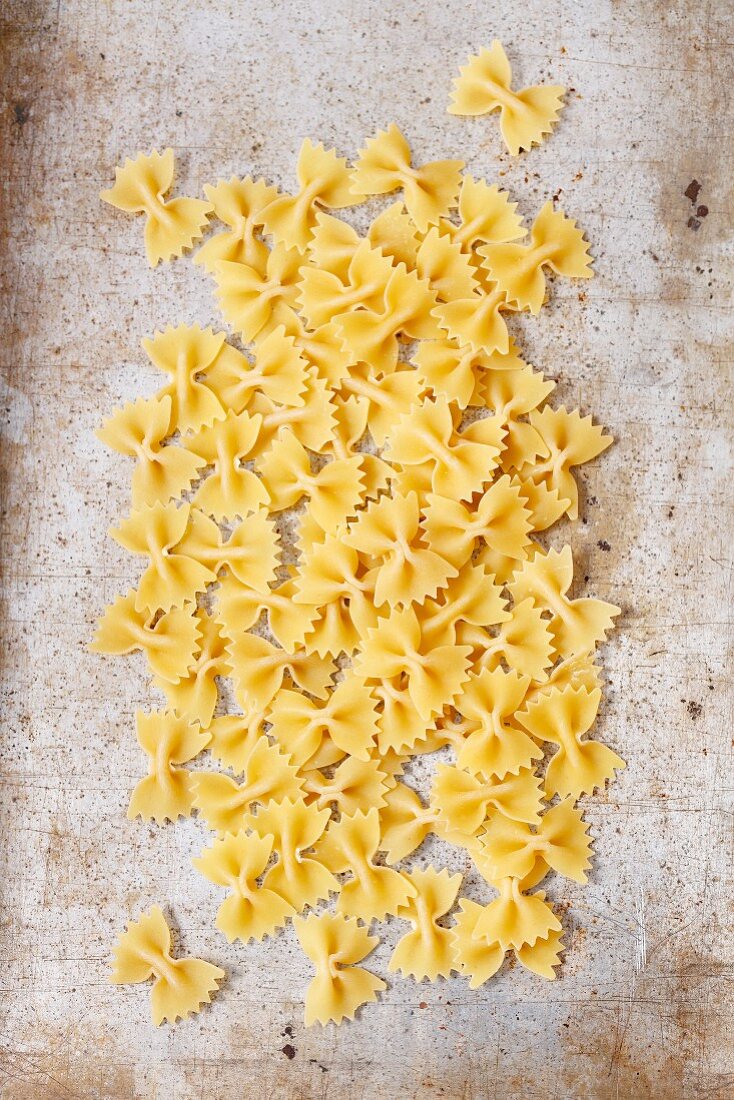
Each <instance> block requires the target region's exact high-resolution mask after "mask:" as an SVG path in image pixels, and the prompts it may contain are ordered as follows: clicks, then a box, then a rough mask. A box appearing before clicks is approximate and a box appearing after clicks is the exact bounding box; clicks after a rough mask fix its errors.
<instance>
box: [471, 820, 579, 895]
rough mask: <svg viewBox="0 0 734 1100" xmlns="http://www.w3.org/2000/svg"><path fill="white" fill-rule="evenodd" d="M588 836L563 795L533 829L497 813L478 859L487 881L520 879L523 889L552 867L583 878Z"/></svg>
mask: <svg viewBox="0 0 734 1100" xmlns="http://www.w3.org/2000/svg"><path fill="white" fill-rule="evenodd" d="M590 855H591V840H590V839H589V836H588V834H587V832H586V823H585V821H584V819H583V815H582V813H581V810H578V809H576V808H575V806H574V804H573V799H570V798H566V799H564V801H563V802H559V803H558V804H557V805H556V806H551V808H550V809H549V810H546V812H545V813H544V814H543V817H542V818H541V820H540V824H539V825H538V827H537V829H536V830H535V832H533V830H532V829H531V828H530V826H529V825H527V824H525V823H524V822H521V821H510V820H509V819H508V818H506V817H502V816H501V815H499V814H498V815H497V816H496V817H494V818H493V819H492V820H491V821H490V822H489V824H488V825H487V828H486V830H485V833H484V836H483V838H482V852H481V856H480V857H479V863H480V866H481V867H482V871H483V873H485V874H486V877H487V878H489V879H490V880H491V881H493V882H494V881H497V880H498V879H501V878H517V879H520V880H521V885H522V888H523V889H526V890H527V889H529V888H530V887H531V886H534V885H535V884H536V883H538V882H540V881H541V880H542V879H543V878H544V877H545V875H546V874H547V873H548V871H549V870H550V869H551V868H552V869H553V870H554V871H557V872H558V873H559V874H561V875H565V876H566V878H572V879H575V880H576V882H586V871H587V868H589V867H590V866H591V858H590Z"/></svg>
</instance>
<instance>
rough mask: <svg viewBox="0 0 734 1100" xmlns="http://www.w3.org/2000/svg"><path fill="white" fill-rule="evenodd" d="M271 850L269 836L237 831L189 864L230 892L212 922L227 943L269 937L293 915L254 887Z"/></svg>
mask: <svg viewBox="0 0 734 1100" xmlns="http://www.w3.org/2000/svg"><path fill="white" fill-rule="evenodd" d="M272 849H273V838H272V836H265V837H261V836H257V835H256V834H253V833H247V832H245V830H244V829H240V831H239V832H238V833H225V835H224V836H223V837H221V838H220V839H218V840H215V841H214V843H213V844H212V846H211V847H210V848H205V849H204V851H203V852H202V854H201V855H200V856H199V857H198V858H195V859H192V861H191V862H192V863H193V865H194V867H195V868H196V869H197V871H200V872H201V874H202V875H203V876H204V878H207V879H209V881H210V882H213V883H214V884H215V885H216V886H226V887H227V888H228V889H229V890H230V891H231V893H229V894H228V895H227V897H226V898H225V899H224V901H223V902H222V904H221V905H220V906H219V909H218V911H217V916H216V920H215V922H214V923H215V925H216V926H217V928H218V929H219V931H220V932H222V933H223V934H224V935H225V937H226V939H227V942H228V943H233V942H234V940H242V942H243V943H248V942H249V941H250V940H258V941H259V940H262V939H263V938H264V937H265V936H272V935H273V934H274V933H275V932H276V930H277V929H278V928H283V927H284V925H285V923H286V921H287V920H288V918H289V917H292V916H293V914H294V912H295V910H294V908H293V906H292V905H290V903H289V902H287V901H286V900H285V899H284V898H282V897H280V896H279V895H278V894H276V893H275V892H274V891H273V890H269V889H267V888H266V887H265V886H258V885H257V879H258V877H259V876H260V875H261V874H262V873H263V871H264V870H265V868H266V867H267V865H268V863H269V861H270V855H271V852H272Z"/></svg>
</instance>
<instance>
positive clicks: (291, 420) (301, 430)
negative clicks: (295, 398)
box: [248, 371, 336, 454]
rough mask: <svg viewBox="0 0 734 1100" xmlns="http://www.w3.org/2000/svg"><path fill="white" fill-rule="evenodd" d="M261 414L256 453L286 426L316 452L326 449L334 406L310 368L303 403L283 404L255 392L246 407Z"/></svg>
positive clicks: (322, 381)
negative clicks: (296, 406)
mask: <svg viewBox="0 0 734 1100" xmlns="http://www.w3.org/2000/svg"><path fill="white" fill-rule="evenodd" d="M248 411H249V412H250V413H251V414H253V415H259V416H262V427H261V430H260V435H259V437H258V453H260V454H261V453H262V452H263V451H265V450H266V449H267V447H268V446H269V445H270V443H271V442H272V440H273V439H274V438H275V436H276V435H277V434H278V432H279V431H280V429H281V428H290V429H291V431H292V432H293V434H294V435H295V437H296V439H297V440H298V441H299V442H300V443H302V444H303V446H304V447H307V448H308V449H309V451H316V453H317V454H323V453H326V452H327V451H328V450H329V447H330V445H331V440H332V436H333V433H334V430H335V428H336V406H335V404H334V401H333V399H332V393H331V390H330V389H329V384H328V382H327V381H326V380H325V379H323V378H319V377H317V376H316V374H315V373H314V372H313V371H311V372H310V373H309V375H308V376H307V378H306V389H305V392H304V395H303V405H301V406H299V407H298V408H283V407H282V406H277V405H274V404H273V402H272V401H271V400H270V398H268V397H266V396H265V394H260V393H257V394H255V396H254V398H253V400H252V403H251V405H250V408H249V410H248Z"/></svg>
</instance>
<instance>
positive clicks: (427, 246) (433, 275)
mask: <svg viewBox="0 0 734 1100" xmlns="http://www.w3.org/2000/svg"><path fill="white" fill-rule="evenodd" d="M415 269H416V271H417V272H418V275H419V277H420V278H421V279H425V280H426V281H427V282H428V283H429V284H430V287H431V290H432V291H433V293H434V294H435V295H436V297H437V298H438V300H439V301H442V302H450V301H452V300H453V299H455V298H471V296H472V294H473V293H474V291H475V290H476V287H477V280H476V277H475V274H474V268H473V267H472V265H471V262H470V260H469V257H468V256H467V255H466V253H465V252H462V250H461V245H460V244H459V243H458V242H455V241H452V240H451V238H450V237H448V236H446V235H445V234H442V233H440V231H439V230H438V228H437V227H436V226H434V227H433V228H431V229H429V230H428V232H427V233H426V235H425V237H424V238H423V240H422V241H421V243H420V246H419V248H418V251H417V253H416V257H415Z"/></svg>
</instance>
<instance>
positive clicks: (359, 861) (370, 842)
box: [318, 807, 416, 922]
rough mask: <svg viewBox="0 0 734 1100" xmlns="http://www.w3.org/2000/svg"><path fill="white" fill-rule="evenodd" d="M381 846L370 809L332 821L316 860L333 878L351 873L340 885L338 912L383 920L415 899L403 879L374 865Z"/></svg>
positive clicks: (374, 812) (376, 818) (377, 822)
mask: <svg viewBox="0 0 734 1100" xmlns="http://www.w3.org/2000/svg"><path fill="white" fill-rule="evenodd" d="M379 843H380V819H379V815H378V812H377V810H376V809H375V808H374V807H373V808H372V809H371V810H369V811H368V812H367V813H364V812H362V811H360V810H357V812H356V813H354V814H352V815H351V816H347V815H346V814H342V816H341V818H340V820H339V821H332V823H331V824H330V825H329V828H328V830H327V832H326V833H325V835H324V838H323V840H322V841H321V843H320V844H319V847H318V858H319V859H320V860H321V861H322V862H323V863H324V864H325V865H326V866H327V867H328V868H329V869H330V870H331V871H333V872H334V873H335V874H344V873H345V872H351V876H352V877H351V878H349V879H348V880H347V881H346V882H344V883H343V884H342V888H341V893H340V895H339V900H338V902H337V912H339V913H343V914H344V916H345V917H358V918H359V919H360V920H363V921H365V922H367V921H371V920H384V919H385V917H386V916H387V914H388V913H391V914H395V913H397V912H398V910H399V909H400V907H401V906H403V905H405V904H406V903H407V902H408V900H409V899H410V898H412V897H414V896H415V894H416V888H415V886H414V885H413V884H412V883H411V882H410V880H409V878H408V877H407V876H406V875H403V874H401V872H400V871H394V870H392V868H390V867H380V866H378V865H377V864H375V863H374V862H373V858H374V856H375V854H376V852H377V849H378V847H379Z"/></svg>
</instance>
